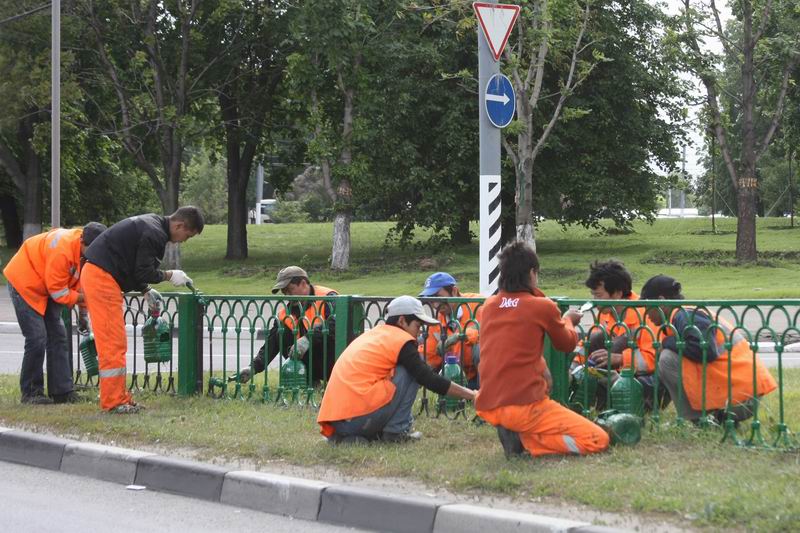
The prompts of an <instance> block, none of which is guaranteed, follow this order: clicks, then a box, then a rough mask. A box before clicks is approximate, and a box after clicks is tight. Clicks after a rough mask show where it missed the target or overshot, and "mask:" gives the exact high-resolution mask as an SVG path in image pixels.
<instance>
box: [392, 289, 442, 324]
mask: <svg viewBox="0 0 800 533" xmlns="http://www.w3.org/2000/svg"><path fill="white" fill-rule="evenodd" d="M404 315H414V316H415V317H417V318H418V319H420V320H421V321H423V322H425V323H426V324H438V323H439V321H438V320H436V319H435V318H431V316H430V315H428V313H426V312H425V309H423V307H422V302H420V301H419V300H417V299H416V298H414V297H413V296H400V297H398V298H395V299H394V300H392V301H391V302H389V305H388V306H387V307H386V318H389V317H392V316H404Z"/></svg>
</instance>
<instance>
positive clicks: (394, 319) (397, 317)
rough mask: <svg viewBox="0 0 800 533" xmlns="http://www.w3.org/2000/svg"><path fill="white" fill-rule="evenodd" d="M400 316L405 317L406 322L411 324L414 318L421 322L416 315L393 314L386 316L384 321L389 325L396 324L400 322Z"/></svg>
mask: <svg viewBox="0 0 800 533" xmlns="http://www.w3.org/2000/svg"><path fill="white" fill-rule="evenodd" d="M400 317H403V318H405V319H406V324H411V321H412V320H416V321H418V322H422V320H420V319H419V317H418V316H417V315H395V316H390V317H387V318H386V323H387V324H389V325H390V326H396V325H397V323H398V322H400Z"/></svg>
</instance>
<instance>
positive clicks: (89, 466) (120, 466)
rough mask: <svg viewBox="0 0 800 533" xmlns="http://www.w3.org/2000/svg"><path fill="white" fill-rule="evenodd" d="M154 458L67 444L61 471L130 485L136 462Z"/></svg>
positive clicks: (101, 446) (109, 449)
mask: <svg viewBox="0 0 800 533" xmlns="http://www.w3.org/2000/svg"><path fill="white" fill-rule="evenodd" d="M153 455H155V454H153V453H148V452H140V451H136V450H128V449H125V448H116V447H114V446H103V445H102V444H93V443H89V442H75V443H70V444H67V447H66V448H65V449H64V457H63V459H62V460H61V471H62V472H64V473H67V474H77V475H80V476H88V477H92V478H95V479H102V480H103V481H111V482H114V483H123V484H125V485H130V484H132V483H133V482H134V481H135V480H136V468H137V465H138V463H139V459H141V458H142V457H150V456H153Z"/></svg>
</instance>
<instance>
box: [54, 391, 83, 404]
mask: <svg viewBox="0 0 800 533" xmlns="http://www.w3.org/2000/svg"><path fill="white" fill-rule="evenodd" d="M82 401H84V400H83V398H82V397H80V396H78V394H77V393H76V392H75V391H69V392H67V393H64V394H53V403H80V402H82Z"/></svg>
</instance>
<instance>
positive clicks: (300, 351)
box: [289, 337, 311, 359]
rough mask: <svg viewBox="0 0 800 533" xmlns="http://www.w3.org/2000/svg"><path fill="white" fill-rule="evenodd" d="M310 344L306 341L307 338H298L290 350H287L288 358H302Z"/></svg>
mask: <svg viewBox="0 0 800 533" xmlns="http://www.w3.org/2000/svg"><path fill="white" fill-rule="evenodd" d="M310 344H311V343H310V342H309V340H308V337H300V338H299V339H297V340H296V341H295V343H294V344H293V345H292V348H291V349H290V350H289V357H293V358H295V359H297V358H300V357H303V356H304V355H305V354H306V352H307V351H308V346H309V345H310Z"/></svg>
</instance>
